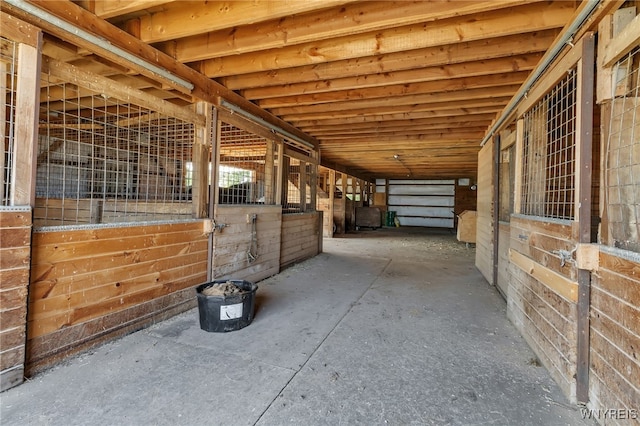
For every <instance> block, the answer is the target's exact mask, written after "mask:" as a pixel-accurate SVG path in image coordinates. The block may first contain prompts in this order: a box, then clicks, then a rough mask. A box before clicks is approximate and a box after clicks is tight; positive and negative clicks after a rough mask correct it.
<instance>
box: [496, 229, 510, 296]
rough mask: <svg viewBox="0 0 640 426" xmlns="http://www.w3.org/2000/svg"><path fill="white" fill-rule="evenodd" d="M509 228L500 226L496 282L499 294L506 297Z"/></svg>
mask: <svg viewBox="0 0 640 426" xmlns="http://www.w3.org/2000/svg"><path fill="white" fill-rule="evenodd" d="M510 241H511V227H510V226H509V225H508V224H507V225H503V224H501V225H500V234H499V242H498V247H499V251H498V280H497V283H496V284H497V285H498V288H499V289H500V292H501V293H502V294H503V295H504V296H505V297H506V295H507V293H508V291H509V281H510V279H511V274H510V272H509V248H510V246H511V243H510Z"/></svg>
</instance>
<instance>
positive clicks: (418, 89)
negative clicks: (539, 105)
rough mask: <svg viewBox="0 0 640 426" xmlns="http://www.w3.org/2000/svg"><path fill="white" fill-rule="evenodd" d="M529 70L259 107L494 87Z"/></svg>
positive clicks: (345, 92) (271, 102)
mask: <svg viewBox="0 0 640 426" xmlns="http://www.w3.org/2000/svg"><path fill="white" fill-rule="evenodd" d="M528 76H529V73H528V72H527V71H518V72H507V73H501V74H492V75H483V76H479V77H460V78H458V77H456V76H455V75H452V76H451V77H450V78H448V79H443V80H436V81H427V82H421V83H406V82H405V83H399V84H396V82H395V81H389V82H388V83H389V85H387V86H379V87H372V88H366V89H352V90H338V91H335V92H333V91H332V92H324V93H315V94H304V95H295V96H283V97H279V98H272V99H265V100H261V101H259V102H258V105H260V107H262V108H267V109H271V108H288V107H299V106H303V105H321V104H328V103H334V102H341V101H342V100H344V99H358V100H364V99H369V100H371V99H379V98H396V97H403V96H412V95H420V94H427V93H428V94H435V93H445V92H446V93H450V92H459V91H463V90H473V89H485V88H497V87H500V86H509V87H513V86H515V85H518V86H520V85H521V84H522V83H524V82H525V80H526V79H527V77H528Z"/></svg>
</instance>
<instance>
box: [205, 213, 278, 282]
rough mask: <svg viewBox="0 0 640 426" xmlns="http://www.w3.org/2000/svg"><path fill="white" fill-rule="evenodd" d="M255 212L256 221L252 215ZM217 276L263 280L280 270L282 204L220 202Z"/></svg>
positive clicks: (216, 250) (216, 257) (216, 255)
mask: <svg viewBox="0 0 640 426" xmlns="http://www.w3.org/2000/svg"><path fill="white" fill-rule="evenodd" d="M253 215H255V218H256V219H255V224H254V223H253V222H252V217H253ZM214 217H215V221H216V224H218V225H219V226H224V227H223V228H222V230H220V231H216V233H215V235H214V249H213V250H214V253H213V277H214V278H215V279H221V278H234V279H245V280H248V281H253V282H255V281H259V280H262V279H265V278H268V277H270V276H272V275H275V274H277V273H278V272H279V271H280V238H281V236H280V232H281V228H282V220H283V219H282V217H283V216H282V207H281V206H279V205H275V206H264V205H243V206H240V205H217V206H216V208H215V216H214Z"/></svg>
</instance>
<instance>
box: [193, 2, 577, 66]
mask: <svg viewBox="0 0 640 426" xmlns="http://www.w3.org/2000/svg"><path fill="white" fill-rule="evenodd" d="M573 11H574V5H573V2H562V1H561V2H553V3H547V2H545V3H534V4H526V5H524V6H519V7H513V8H510V9H509V12H508V13H506V12H505V10H499V11H493V12H485V13H479V14H476V15H474V19H469V18H468V17H467V16H462V17H457V18H451V19H443V20H442V21H436V22H428V23H422V24H414V25H408V26H404V27H397V28H394V29H390V30H383V31H376V32H370V33H364V34H357V35H353V36H347V37H341V38H337V39H335V38H334V39H328V40H318V41H316V42H312V43H304V44H300V45H295V46H288V47H283V48H280V49H271V50H264V51H260V52H252V53H250V54H243V55H233V56H226V57H224V58H214V59H208V60H206V61H203V62H202V66H201V68H200V70H201V71H202V72H203V73H204V74H205V75H207V76H209V77H222V76H226V75H237V74H246V73H252V72H258V71H265V70H278V69H282V68H291V67H298V66H302V65H312V64H318V63H323V62H330V61H337V60H342V59H349V58H362V57H366V56H374V55H381V54H385V53H391V52H398V51H404V50H409V49H419V48H426V47H433V46H442V45H447V44H450V43H459V42H462V41H473V40H480V39H485V38H491V37H500V36H506V35H513V34H519V33H521V32H522V29H523V28H527V29H528V30H530V31H541V30H546V29H551V28H558V27H562V26H563V25H564V24H566V22H567V20H568V19H569V18H570V17H571V15H572V14H573Z"/></svg>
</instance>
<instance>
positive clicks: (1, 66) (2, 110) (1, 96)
mask: <svg viewBox="0 0 640 426" xmlns="http://www.w3.org/2000/svg"><path fill="white" fill-rule="evenodd" d="M7 69H11V67H7V63H6V62H4V61H2V59H1V58H0V191H2V192H1V193H0V194H1V195H0V197H2V198H1V199H0V205H4V201H5V193H4V185H5V182H4V168H5V165H4V156H5V151H4V144H5V142H6V135H7V127H6V125H7V108H6V105H5V102H6V101H5V99H7V79H8V78H7V77H8V76H7ZM9 78H11V79H12V78H13V77H12V76H11V77H9ZM7 195H8V194H7Z"/></svg>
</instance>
